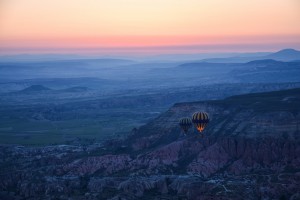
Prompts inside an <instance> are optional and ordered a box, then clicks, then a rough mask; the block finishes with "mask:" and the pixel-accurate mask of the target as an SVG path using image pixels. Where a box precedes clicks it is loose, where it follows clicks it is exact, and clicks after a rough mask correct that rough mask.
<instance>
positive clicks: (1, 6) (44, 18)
mask: <svg viewBox="0 0 300 200" xmlns="http://www.w3.org/2000/svg"><path fill="white" fill-rule="evenodd" d="M282 48H296V49H300V1H299V0H251V1H246V0H244V1H242V0H0V54H10V53H66V52H68V53H91V54H93V53H108V54H109V53H115V54H116V53H118V52H119V53H124V52H125V53H126V52H127V53H129V54H138V53H141V54H159V53H197V52H238V51H240V52H247V51H248V52H254V51H273V50H279V49H282Z"/></svg>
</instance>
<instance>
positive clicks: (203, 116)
mask: <svg viewBox="0 0 300 200" xmlns="http://www.w3.org/2000/svg"><path fill="white" fill-rule="evenodd" d="M192 122H193V124H194V126H195V127H196V129H197V130H198V131H199V132H200V133H201V132H202V131H203V130H204V129H205V127H206V125H207V124H208V123H209V116H208V114H207V113H206V112H196V113H194V114H193V117H192Z"/></svg>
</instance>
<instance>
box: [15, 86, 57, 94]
mask: <svg viewBox="0 0 300 200" xmlns="http://www.w3.org/2000/svg"><path fill="white" fill-rule="evenodd" d="M50 90H51V89H50V88H47V87H45V86H43V85H32V86H29V87H27V88H25V89H23V90H21V91H19V92H21V93H34V92H42V91H50Z"/></svg>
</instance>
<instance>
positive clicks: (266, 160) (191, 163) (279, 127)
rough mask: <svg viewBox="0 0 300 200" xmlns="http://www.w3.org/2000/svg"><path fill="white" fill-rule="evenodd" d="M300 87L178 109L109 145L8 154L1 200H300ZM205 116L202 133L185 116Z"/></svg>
mask: <svg viewBox="0 0 300 200" xmlns="http://www.w3.org/2000/svg"><path fill="white" fill-rule="evenodd" d="M299 109H300V89H293V90H285V91H278V92H270V93H257V94H249V95H241V96H234V97H230V98H227V99H224V100H218V101H204V102H192V103H180V104H175V105H174V106H173V107H171V108H170V109H169V110H168V111H167V112H166V113H164V114H162V115H160V116H159V117H158V118H156V119H155V120H153V121H152V122H150V123H148V124H147V125H145V126H142V127H140V128H139V129H137V130H135V131H133V133H132V134H131V135H130V136H129V137H128V138H127V139H126V140H124V141H111V142H107V143H106V144H104V145H96V144H91V145H86V146H82V145H77V146H69V145H64V146H50V147H39V148H33V147H31V148H24V147H11V146H5V147H1V154H2V155H1V178H0V190H2V192H0V197H2V198H5V199H9V198H19V199H22V198H26V199H43V198H44V199H52V198H60V199H68V198H69V197H72V198H74V199H299V198H300V190H299V188H300V156H299V155H300V145H299V142H300V139H299V134H300V132H299V124H300V112H299ZM195 111H206V112H208V113H209V115H210V117H211V122H210V124H209V125H208V127H207V128H206V130H205V131H204V136H203V137H202V136H200V135H199V134H197V133H196V131H195V130H190V132H189V134H188V135H187V136H184V135H183V134H182V133H181V131H180V128H179V126H178V120H179V118H181V117H185V116H191V115H192V114H193V113H194V112H195Z"/></svg>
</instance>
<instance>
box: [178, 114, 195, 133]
mask: <svg viewBox="0 0 300 200" xmlns="http://www.w3.org/2000/svg"><path fill="white" fill-rule="evenodd" d="M179 125H180V127H181V129H182V130H183V132H184V133H185V134H186V133H187V132H188V130H189V129H190V128H191V127H192V126H193V124H192V120H191V119H190V118H189V117H184V118H181V119H180V120H179Z"/></svg>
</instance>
